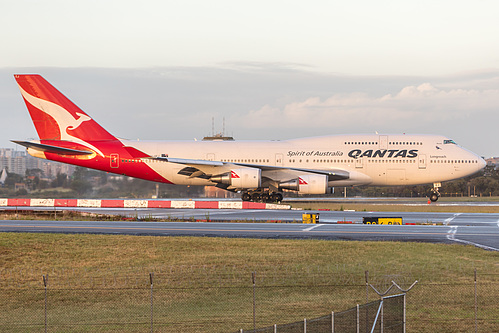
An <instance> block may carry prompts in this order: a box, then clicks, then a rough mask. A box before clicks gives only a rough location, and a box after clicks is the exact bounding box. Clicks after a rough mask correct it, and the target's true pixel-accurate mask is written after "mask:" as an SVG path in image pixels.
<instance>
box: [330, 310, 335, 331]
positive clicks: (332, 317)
mask: <svg viewBox="0 0 499 333" xmlns="http://www.w3.org/2000/svg"><path fill="white" fill-rule="evenodd" d="M331 333H334V311H332V312H331Z"/></svg>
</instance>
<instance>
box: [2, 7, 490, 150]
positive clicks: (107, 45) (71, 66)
mask: <svg viewBox="0 0 499 333" xmlns="http://www.w3.org/2000/svg"><path fill="white" fill-rule="evenodd" d="M498 12H499V2H497V1H490V0H483V1H482V0H477V1H460V0H455V1H446V0H443V1H435V0H433V1H417V2H416V1H388V0H380V1H366V0H363V1H360V0H358V1H355V0H353V1H342V2H340V1H313V0H312V1H307V2H305V1H292V0H288V1H269V0H266V1H251V2H242V1H233V0H232V1H225V0H224V1H189V0H186V1H152V0H142V1H130V0H120V1H114V0H109V1H95V0H89V1H72V0H60V1H59V0H57V1H56V0H54V1H51V0H46V1H39V0H26V1H25V0H18V1H7V0H0V51H1V52H0V116H1V117H2V121H1V122H0V147H9V148H14V147H15V145H14V144H12V143H10V141H9V140H11V139H20V140H24V139H28V138H36V132H35V131H34V127H33V125H32V123H31V121H30V119H29V116H28V113H27V111H26V108H25V106H24V103H23V101H22V98H21V96H20V93H19V90H18V89H17V85H16V84H15V81H14V79H13V74H14V73H39V74H42V75H43V76H44V77H45V78H46V79H47V80H48V81H49V82H51V83H52V84H53V85H54V86H56V87H57V88H58V89H59V90H61V91H62V92H63V93H64V94H65V95H66V96H68V97H69V98H70V99H71V100H73V102H75V103H76V104H77V105H78V106H80V108H82V109H83V110H85V112H87V113H88V114H89V115H90V116H92V117H93V118H94V119H95V120H97V121H98V122H99V123H100V124H101V125H102V126H103V127H105V128H106V129H108V130H109V131H110V132H111V133H113V134H115V135H116V136H118V137H124V138H129V139H137V138H140V139H149V140H154V139H157V140H177V139H179V140H191V139H194V138H197V139H200V138H202V137H203V136H205V135H209V134H211V132H212V118H214V119H215V132H220V131H221V130H222V127H223V126H222V124H223V119H225V129H226V134H229V135H233V136H234V137H235V139H236V140H237V139H240V140H251V139H273V140H274V139H289V138H296V137H305V136H317V135H330V134H345V133H375V132H379V133H423V134H425V133H431V134H442V135H445V136H448V137H450V138H452V139H454V140H455V141H457V142H458V143H459V144H461V145H462V146H464V147H466V148H468V149H470V150H472V151H474V152H476V153H478V154H480V155H482V156H485V157H490V156H499V149H498V147H497V142H499V134H498V133H499V131H497V127H498V126H497V124H499V112H498V110H499V42H498V41H499V40H498V37H497V36H499V20H497V13H498ZM19 149H21V148H19Z"/></svg>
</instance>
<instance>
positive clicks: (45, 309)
mask: <svg viewBox="0 0 499 333" xmlns="http://www.w3.org/2000/svg"><path fill="white" fill-rule="evenodd" d="M42 276H43V286H44V287H45V308H44V312H45V333H47V284H48V279H49V275H48V274H47V275H42Z"/></svg>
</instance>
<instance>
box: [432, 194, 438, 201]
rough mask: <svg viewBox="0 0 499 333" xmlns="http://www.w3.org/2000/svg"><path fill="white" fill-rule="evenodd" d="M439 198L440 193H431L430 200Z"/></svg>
mask: <svg viewBox="0 0 499 333" xmlns="http://www.w3.org/2000/svg"><path fill="white" fill-rule="evenodd" d="M437 200H438V194H436V193H432V194H430V201H431V202H436V201H437Z"/></svg>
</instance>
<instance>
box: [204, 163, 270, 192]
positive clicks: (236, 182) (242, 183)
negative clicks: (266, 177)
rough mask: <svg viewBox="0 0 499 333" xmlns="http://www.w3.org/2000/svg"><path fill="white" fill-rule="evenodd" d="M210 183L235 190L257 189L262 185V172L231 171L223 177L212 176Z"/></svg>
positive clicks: (244, 169)
mask: <svg viewBox="0 0 499 333" xmlns="http://www.w3.org/2000/svg"><path fill="white" fill-rule="evenodd" d="M210 180H211V181H212V182H215V183H222V184H227V185H231V186H233V187H235V188H241V189H246V188H258V187H260V186H261V184H262V170H260V169H257V168H240V169H233V170H231V171H230V172H227V173H224V174H223V175H218V176H213V177H211V178H210Z"/></svg>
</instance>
